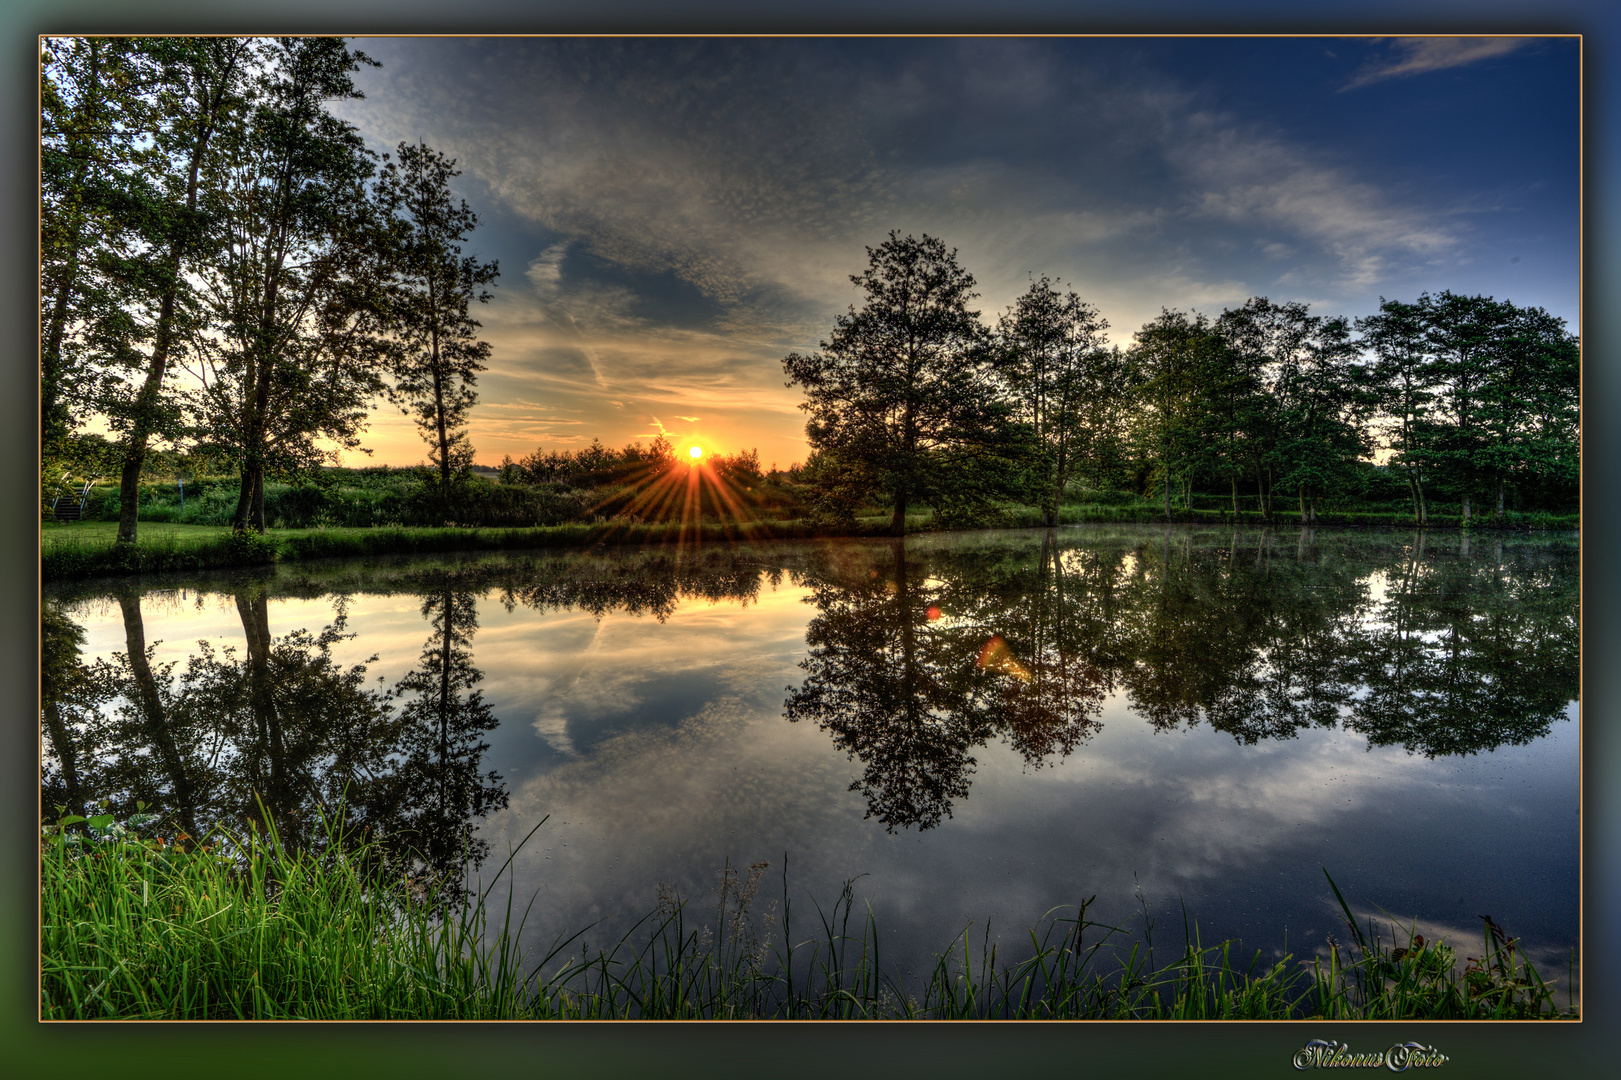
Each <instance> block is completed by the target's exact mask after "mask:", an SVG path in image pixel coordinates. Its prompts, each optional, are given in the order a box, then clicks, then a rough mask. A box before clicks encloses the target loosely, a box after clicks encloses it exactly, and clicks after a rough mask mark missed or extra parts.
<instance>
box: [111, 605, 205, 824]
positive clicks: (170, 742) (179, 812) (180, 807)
mask: <svg viewBox="0 0 1621 1080" xmlns="http://www.w3.org/2000/svg"><path fill="white" fill-rule="evenodd" d="M118 606H119V608H120V609H121V610H122V612H123V615H124V649H125V654H126V656H127V657H128V658H129V669H130V673H131V674H132V675H133V676H134V677H135V688H136V705H137V707H138V708H139V710H140V713H141V720H142V726H143V727H144V728H145V729H146V737H147V738H148V739H149V740H150V741H151V744H152V749H153V750H155V751H156V752H157V753H156V756H157V759H158V761H160V762H162V764H163V770H164V772H166V773H168V774H169V787H170V790H171V791H172V792H173V793H174V802H175V819H176V820H177V821H178V822H179V824H180V827H181V828H182V829H184V830H185V831H186V832H187V834H189V835H190V836H192V837H194V838H197V839H201V834H200V833H199V831H198V829H197V819H196V816H195V810H194V806H193V803H194V799H193V791H192V780H191V777H190V776H188V775H187V773H186V767H185V765H184V763H182V762H181V760H180V748H179V747H178V746H177V745H176V744H175V740H174V732H173V731H171V730H170V729H169V717H168V716H167V714H166V713H165V712H164V708H163V697H162V695H161V694H159V693H158V681H157V678H156V677H155V676H154V675H153V674H152V666H151V664H149V663H148V662H147V657H146V627H145V624H144V623H143V622H142V621H141V599H140V596H139V595H138V594H137V593H136V592H135V590H134V589H133V588H128V587H126V588H123V589H120V590H119V592H118Z"/></svg>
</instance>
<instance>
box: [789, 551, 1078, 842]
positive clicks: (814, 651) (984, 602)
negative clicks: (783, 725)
mask: <svg viewBox="0 0 1621 1080" xmlns="http://www.w3.org/2000/svg"><path fill="white" fill-rule="evenodd" d="M888 555H889V558H888V560H887V561H882V562H881V564H880V565H870V566H865V567H863V566H862V565H860V564H856V565H853V566H845V567H842V568H840V569H839V570H836V571H834V574H833V575H832V576H831V577H830V578H829V579H824V580H821V581H819V582H816V583H815V584H814V585H813V586H812V596H811V601H812V602H813V603H815V605H816V607H817V615H816V617H815V618H814V619H813V620H812V621H811V624H810V626H809V627H808V629H807V630H806V633H805V643H806V646H807V649H808V653H809V655H808V656H807V657H806V659H805V660H804V661H803V662H802V663H801V664H800V667H801V668H802V669H803V670H804V671H805V673H806V676H805V680H804V682H803V683H802V684H801V685H800V686H799V687H797V688H790V694H789V697H788V700H787V702H786V703H785V706H784V708H785V712H786V715H787V718H788V719H789V720H790V721H796V722H797V721H799V720H811V721H814V722H815V723H816V724H817V726H818V727H820V728H822V729H823V730H824V731H828V732H830V733H831V734H832V736H833V740H834V744H835V745H837V746H838V747H839V748H840V749H842V750H844V751H845V752H846V753H848V754H849V755H850V756H851V757H852V758H859V759H860V760H861V762H862V764H863V766H864V769H863V772H862V775H861V778H860V779H858V780H856V781H855V782H854V783H852V784H851V786H850V789H851V790H852V791H856V790H859V791H860V792H861V793H862V794H863V795H864V796H866V798H867V816H869V817H874V818H877V819H878V820H879V821H881V822H883V824H884V826H885V828H886V829H888V830H889V831H891V832H893V831H894V830H895V829H896V828H903V827H906V826H914V825H915V826H917V827H918V828H919V829H928V828H932V827H934V826H936V825H938V824H940V822H941V821H942V820H943V819H944V818H946V817H949V816H950V815H951V811H952V804H953V801H954V800H956V799H961V798H965V797H966V796H967V794H968V788H969V782H970V781H969V778H970V776H971V775H972V774H973V771H974V767H975V764H976V762H975V759H974V757H973V756H972V753H971V752H972V751H973V750H974V748H976V747H979V746H983V745H985V744H986V743H987V742H988V741H989V740H990V739H992V738H995V737H997V736H999V735H1002V736H1006V737H1007V738H1008V740H1009V742H1010V743H1011V744H1012V745H1013V746H1014V748H1015V749H1017V750H1018V751H1019V752H1020V753H1021V754H1022V755H1023V756H1024V757H1025V760H1026V761H1027V762H1030V763H1033V764H1039V763H1040V762H1041V761H1042V760H1043V759H1045V758H1047V757H1049V756H1051V755H1053V754H1067V753H1069V752H1070V751H1071V750H1073V749H1074V747H1075V746H1076V745H1077V744H1078V743H1079V742H1080V741H1082V740H1083V739H1084V738H1086V737H1087V736H1088V735H1090V734H1091V732H1092V731H1093V730H1095V729H1096V726H1097V721H1096V713H1097V710H1098V707H1099V703H1100V702H1101V699H1102V686H1101V676H1100V673H1099V672H1098V671H1097V670H1096V669H1095V668H1093V667H1092V666H1090V665H1089V664H1088V663H1087V662H1086V661H1085V659H1084V658H1083V657H1082V656H1081V655H1079V654H1071V653H1069V652H1067V651H1066V650H1064V649H1063V648H1061V647H1059V642H1058V640H1057V635H1056V631H1055V630H1054V624H1055V623H1057V622H1060V621H1061V620H1059V619H1058V618H1057V616H1056V614H1055V613H1054V612H1053V611H1051V610H1044V609H1042V608H1040V607H1038V608H1037V609H1036V611H1037V613H1036V614H1035V615H1034V616H1033V617H1027V618H1026V619H1024V620H1021V621H1010V622H1008V623H1007V624H1006V635H998V634H987V633H986V627H987V626H988V625H990V624H992V623H994V622H995V620H994V619H993V618H992V611H993V609H995V608H997V607H998V606H999V603H998V601H999V599H1000V598H999V597H997V596H995V595H992V594H989V593H985V592H983V591H979V590H965V589H964V588H963V585H964V581H963V580H962V579H961V578H959V577H952V576H949V575H948V576H946V577H940V576H938V572H939V570H940V567H939V566H938V565H936V564H935V563H934V562H933V561H932V560H931V561H927V562H924V561H920V560H917V559H913V560H911V561H910V562H909V561H908V553H907V549H906V545H905V543H904V542H902V541H896V542H895V543H894V544H893V545H892V546H891V547H890V549H889V552H888ZM862 569H865V574H863V573H861V570H862ZM1042 595H1044V594H1042Z"/></svg>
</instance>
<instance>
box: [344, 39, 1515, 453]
mask: <svg viewBox="0 0 1621 1080" xmlns="http://www.w3.org/2000/svg"><path fill="white" fill-rule="evenodd" d="M1523 44H1524V41H1523V40H1522V39H1514V38H1417V39H1382V40H1381V41H1379V42H1378V43H1377V44H1376V46H1375V48H1376V49H1377V52H1376V53H1373V54H1371V55H1373V56H1375V57H1376V58H1377V59H1376V60H1375V61H1374V62H1372V63H1370V64H1369V65H1368V66H1367V67H1366V68H1364V69H1363V70H1362V71H1361V73H1360V74H1358V75H1357V76H1356V78H1355V80H1353V85H1365V84H1367V83H1369V82H1373V81H1377V80H1379V79H1389V78H1398V77H1402V76H1406V75H1413V74H1417V73H1419V72H1421V71H1433V70H1440V69H1442V68H1446V67H1456V66H1458V65H1462V64H1468V63H1473V62H1476V61H1479V60H1482V59H1485V58H1487V57H1490V56H1501V55H1506V54H1508V53H1510V52H1512V51H1513V50H1516V49H1519V48H1520V47H1521V46H1522V45H1523ZM361 45H362V46H363V47H365V48H367V50H368V51H370V52H374V53H375V54H377V55H378V56H379V57H380V58H381V59H383V60H384V62H385V66H384V67H383V68H382V69H378V70H368V72H367V73H365V75H364V78H365V79H366V80H368V82H367V85H366V86H365V89H366V92H367V97H366V100H364V101H360V102H350V103H346V104H345V105H344V106H343V108H344V109H345V111H346V113H347V114H348V115H349V116H351V117H352V118H353V119H354V120H355V122H356V123H358V124H359V125H360V126H361V128H362V130H363V131H364V133H365V134H366V136H367V138H368V140H370V141H371V142H373V143H374V144H378V145H389V144H390V143H391V142H393V141H398V140H399V139H415V138H417V137H422V138H424V139H426V140H427V141H428V142H429V143H431V144H433V145H435V146H437V147H438V148H440V149H442V150H444V151H445V152H446V153H448V154H450V155H451V156H453V157H455V158H457V159H458V161H459V162H460V164H461V167H462V168H463V169H464V170H465V175H464V178H463V179H464V182H465V183H467V185H468V194H469V197H470V198H473V201H474V202H479V201H480V200H482V202H483V206H481V207H480V213H481V214H484V213H485V212H486V211H485V209H484V208H483V207H484V206H494V207H496V208H498V209H497V210H496V211H495V212H492V213H491V215H490V216H491V219H494V218H500V219H501V220H503V221H508V222H513V223H515V224H517V225H520V226H521V228H520V229H517V230H514V231H511V232H509V233H508V234H507V235H504V236H502V237H501V238H500V241H501V242H502V243H506V244H509V245H514V244H522V245H527V246H520V247H518V248H517V250H516V251H514V250H513V248H512V247H510V246H509V247H507V248H503V250H502V251H501V257H502V259H503V265H504V266H507V267H511V266H513V265H516V266H518V267H521V268H522V270H521V272H519V273H517V274H512V273H511V271H510V270H509V278H508V279H507V280H506V281H504V282H503V284H502V287H501V288H500V289H498V290H497V299H496V300H495V301H494V302H493V303H492V304H491V305H490V306H489V307H488V308H486V309H484V310H483V311H482V312H481V314H480V318H481V320H482V321H483V322H484V324H485V328H484V336H485V337H486V339H487V340H489V341H490V342H491V343H492V345H493V346H494V353H493V355H492V357H491V361H490V370H489V371H488V372H487V373H486V375H485V376H484V378H483V379H482V380H481V386H480V394H481V400H483V401H486V402H493V401H497V400H505V399H506V396H509V395H510V396H516V397H522V398H524V399H526V400H534V401H545V402H548V403H553V402H555V403H559V404H561V405H563V406H565V407H567V408H571V409H575V410H577V413H576V414H573V415H577V416H578V417H579V418H582V419H583V420H584V421H585V422H586V428H585V430H591V425H593V424H594V425H598V427H599V428H600V434H601V437H602V438H603V439H604V440H605V441H607V442H611V443H617V442H619V441H622V440H623V439H625V438H628V437H631V436H632V435H633V434H634V435H635V436H638V437H640V436H642V435H644V434H645V432H646V431H648V430H654V429H649V428H648V425H647V424H646V422H645V418H646V417H648V416H650V415H657V416H671V417H672V418H674V417H676V416H677V415H686V416H702V417H704V418H705V419H704V420H703V424H704V425H705V431H704V432H703V434H704V437H705V438H716V439H717V440H718V442H719V443H725V442H727V436H728V432H727V431H726V430H725V429H717V428H712V427H711V425H735V426H736V427H737V428H738V429H739V430H738V434H737V439H738V440H739V441H740V442H741V445H750V444H751V443H754V442H756V441H757V442H758V444H759V446H760V448H761V450H762V452H763V453H766V454H768V455H769V456H773V457H776V458H778V459H779V460H782V461H784V462H788V461H793V460H796V459H798V458H801V457H802V456H803V453H804V449H803V445H804V444H803V437H802V434H801V432H802V424H801V423H800V418H799V416H798V415H797V411H796V406H797V404H798V403H799V401H800V400H802V395H801V394H800V393H799V391H798V390H797V389H794V388H786V387H784V385H783V376H782V371H781V363H780V362H781V358H782V357H783V356H785V355H787V354H788V353H790V352H795V351H806V350H809V349H815V348H816V347H817V343H818V342H819V341H821V340H825V339H826V338H827V336H828V335H829V333H830V332H831V329H832V326H833V320H834V319H835V318H836V317H837V316H838V315H839V314H841V313H843V312H844V311H845V310H846V309H847V308H848V307H849V306H850V305H852V304H859V303H860V302H861V297H860V295H859V292H858V290H856V289H855V288H854V287H852V285H851V282H850V275H851V274H854V273H859V272H860V271H861V270H862V269H863V268H864V267H865V264H866V256H865V251H864V249H865V248H866V247H868V246H871V245H875V244H877V243H879V242H881V241H882V240H883V238H884V237H885V236H886V235H887V233H888V232H889V230H891V229H896V230H898V231H900V232H901V233H903V234H906V233H911V234H914V235H916V234H921V233H928V234H930V235H932V236H935V237H938V238H940V239H942V240H943V241H944V242H945V243H946V244H947V245H948V246H949V247H954V248H956V249H958V251H959V257H960V259H961V262H962V265H963V266H964V267H966V268H967V269H969V270H970V272H972V273H973V275H974V276H975V278H976V280H977V282H978V292H979V294H980V295H979V297H978V300H977V301H976V303H975V306H976V307H978V308H979V310H980V311H981V312H982V314H983V316H984V317H985V319H986V320H987V321H994V319H995V317H996V315H997V314H999V313H1000V312H1001V311H1002V310H1003V309H1005V308H1006V306H1007V305H1008V304H1010V303H1011V302H1012V301H1013V300H1014V299H1015V298H1016V297H1017V296H1018V295H1019V294H1021V293H1022V292H1023V291H1024V290H1025V289H1026V288H1028V286H1029V282H1030V279H1031V277H1032V276H1039V275H1041V274H1050V275H1053V276H1055V277H1057V278H1059V279H1061V280H1063V281H1065V282H1066V283H1067V284H1069V285H1071V286H1073V287H1074V288H1075V289H1076V290H1077V292H1079V293H1080V294H1081V295H1082V296H1083V297H1084V298H1085V299H1087V300H1088V301H1090V302H1092V303H1093V304H1095V305H1096V306H1097V307H1098V308H1099V309H1100V310H1101V311H1102V313H1103V315H1104V316H1105V317H1106V318H1107V319H1108V321H1109V323H1110V325H1111V330H1110V333H1111V336H1112V337H1113V338H1114V340H1116V341H1117V342H1121V343H1124V342H1126V341H1129V340H1130V337H1131V334H1132V332H1133V331H1134V330H1135V329H1136V328H1137V327H1138V326H1140V325H1141V324H1142V323H1144V322H1146V321H1147V320H1149V319H1151V318H1153V317H1154V316H1155V315H1156V314H1157V313H1158V311H1159V309H1160V307H1161V306H1168V307H1187V306H1192V305H1197V306H1199V307H1201V309H1203V310H1209V309H1210V308H1211V307H1213V306H1221V305H1228V304H1236V303H1241V302H1242V301H1243V300H1244V299H1245V298H1246V297H1247V296H1249V295H1255V294H1262V293H1271V294H1272V295H1275V296H1276V295H1278V292H1279V290H1280V289H1284V290H1286V291H1287V292H1288V295H1289V297H1290V298H1292V299H1293V298H1299V297H1300V296H1301V295H1302V294H1303V293H1304V292H1306V291H1309V292H1310V293H1311V294H1312V295H1314V296H1317V297H1321V298H1324V299H1325V300H1326V301H1327V302H1330V303H1334V304H1345V303H1346V302H1347V301H1346V298H1347V297H1351V298H1357V299H1358V301H1359V302H1361V301H1366V300H1367V299H1368V298H1369V297H1372V296H1377V295H1378V294H1379V293H1380V292H1381V291H1383V292H1386V293H1389V294H1392V295H1394V294H1396V293H1398V292H1401V291H1403V290H1406V289H1409V288H1410V287H1411V286H1412V285H1413V283H1414V282H1415V281H1420V282H1421V284H1427V283H1428V278H1423V279H1420V278H1419V277H1418V276H1417V275H1418V273H1419V269H1422V270H1423V272H1424V273H1425V274H1433V273H1434V272H1435V269H1436V268H1443V269H1444V268H1451V267H1456V266H1460V265H1463V264H1464V263H1465V262H1466V261H1467V260H1468V259H1470V258H1471V257H1473V256H1474V255H1475V254H1476V252H1477V249H1478V247H1479V241H1478V238H1477V236H1478V232H1479V228H1480V223H1481V222H1482V221H1483V220H1484V218H1485V216H1486V214H1487V213H1490V214H1500V213H1504V212H1507V211H1503V210H1500V209H1498V208H1495V207H1489V208H1487V209H1486V210H1485V211H1482V210H1481V209H1480V207H1481V205H1482V204H1481V200H1482V198H1483V194H1482V193H1491V192H1496V191H1500V190H1504V189H1503V187H1502V184H1501V182H1499V181H1498V180H1496V179H1494V178H1491V177H1489V176H1485V175H1483V176H1482V179H1481V180H1480V181H1479V186H1478V187H1477V188H1466V187H1464V186H1462V185H1460V184H1458V183H1455V182H1454V183H1450V184H1447V185H1430V184H1429V183H1428V181H1429V180H1430V179H1431V177H1433V176H1434V175H1436V170H1434V169H1428V170H1410V171H1407V172H1404V173H1399V174H1398V173H1395V172H1393V171H1392V170H1391V169H1390V168H1389V167H1388V161H1387V160H1386V158H1377V157H1371V156H1370V155H1369V154H1368V153H1367V152H1366V148H1365V147H1359V148H1358V149H1357V150H1349V149H1347V146H1348V144H1347V143H1344V142H1342V141H1340V140H1339V139H1338V138H1337V137H1336V136H1335V135H1334V126H1333V125H1332V124H1322V123H1317V124H1309V123H1293V125H1292V126H1290V123H1288V122H1286V121H1285V119H1280V114H1279V113H1278V112H1277V111H1276V110H1271V111H1268V110H1265V109H1255V108H1251V107H1250V106H1249V105H1248V104H1246V102H1249V101H1252V100H1253V94H1252V95H1251V97H1249V98H1246V97H1245V94H1244V93H1238V94H1235V95H1224V93H1223V87H1224V86H1225V85H1227V84H1226V83H1225V82H1224V81H1223V80H1230V79H1231V78H1232V76H1230V75H1229V73H1228V72H1226V71H1225V70H1223V71H1221V73H1220V74H1219V75H1216V76H1211V77H1204V76H1201V75H1200V74H1199V72H1198V69H1197V68H1196V67H1195V68H1189V69H1184V68H1182V67H1179V66H1178V62H1177V60H1176V57H1178V56H1181V57H1184V58H1185V57H1186V56H1188V55H1194V54H1190V53H1189V52H1188V50H1187V49H1184V48H1182V47H1181V46H1177V47H1176V48H1175V49H1173V48H1171V47H1170V46H1168V45H1167V46H1164V47H1163V49H1164V52H1163V57H1164V62H1156V61H1155V60H1154V59H1153V57H1152V55H1150V54H1156V53H1157V51H1159V50H1161V48H1162V46H1160V45H1159V44H1146V45H1145V44H1144V43H1131V44H1129V47H1128V45H1127V44H1117V43H1113V42H1101V41H1075V42H1061V41H1036V40H1017V39H996V40H979V39H956V40H929V41H922V40H919V41H903V40H884V41H839V42H829V41H743V40H675V39H637V40H613V39H386V40H383V41H379V42H366V41H363V42H361ZM1279 48H1280V49H1282V48H1286V47H1285V46H1279ZM1211 49H1212V50H1213V52H1212V55H1214V51H1215V50H1216V49H1217V46H1215V45H1212V46H1211ZM1178 50H1181V51H1178ZM1342 51H1343V50H1342ZM1195 52H1196V50H1195ZM1315 55H1316V54H1315V53H1314V57H1315ZM1331 59H1332V58H1331ZM1344 63H1345V61H1343V60H1341V61H1340V64H1342V65H1343V64H1344ZM1212 70H1214V69H1212ZM1336 70H1339V71H1345V70H1349V68H1348V67H1340V68H1337V69H1336ZM1290 77H1295V78H1298V76H1290ZM1245 78H1248V79H1249V80H1250V81H1249V82H1248V83H1245V84H1244V85H1245V87H1246V88H1247V90H1246V92H1249V91H1253V90H1255V89H1256V88H1257V87H1258V86H1262V85H1263V84H1265V79H1264V78H1251V77H1249V76H1245ZM1343 78H1344V76H1342V75H1332V76H1327V79H1328V80H1332V81H1325V82H1322V83H1320V84H1317V85H1316V86H1315V89H1313V90H1311V92H1313V93H1317V94H1320V95H1323V96H1324V97H1325V98H1329V99H1332V100H1333V101H1338V102H1340V103H1342V104H1344V103H1346V101H1347V99H1344V98H1339V97H1337V96H1336V95H1335V94H1334V91H1335V90H1337V89H1339V88H1340V86H1339V81H1341V80H1343ZM1238 81H1239V82H1243V79H1239V80H1238ZM1411 85H1412V86H1414V87H1415V89H1417V88H1419V87H1420V86H1421V85H1423V84H1421V83H1417V82H1415V83H1412V84H1411ZM1291 86H1292V84H1291ZM1290 92H1291V93H1292V92H1293V89H1291V90H1290ZM1303 92H1304V91H1303ZM1408 134H1409V135H1410V134H1411V133H1410V132H1409V133H1408ZM1407 137H1408V136H1401V137H1399V138H1397V137H1393V138H1392V139H1391V140H1387V141H1385V142H1383V143H1381V144H1380V147H1379V150H1378V152H1379V153H1381V154H1385V155H1386V156H1387V158H1389V159H1391V160H1394V159H1395V158H1398V157H1401V155H1408V156H1411V154H1413V153H1416V152H1417V151H1416V150H1414V149H1413V148H1412V146H1413V144H1412V143H1411V141H1410V140H1409V142H1403V141H1402V138H1407ZM1402 160H1406V158H1402ZM1449 167H1450V166H1449ZM475 196H476V197H475ZM1497 201H1498V202H1501V201H1502V200H1501V199H1498V200H1497ZM1516 212H1518V211H1517V209H1516ZM487 235H489V234H488V233H487V232H485V231H484V230H483V229H481V234H480V238H479V239H480V242H481V243H482V242H485V241H483V239H482V238H483V237H484V236H487ZM676 410H680V413H679V414H678V413H677V412H676ZM751 410H752V413H751V412H750V411H751ZM482 415H483V414H482V413H481V416H482ZM543 419H544V417H541V416H535V417H533V418H531V419H530V420H529V421H528V422H531V423H533V425H534V426H533V427H532V428H531V429H529V430H527V431H525V430H522V429H516V428H512V427H507V428H504V429H503V433H502V435H501V438H502V439H510V440H514V443H513V452H514V453H518V452H528V450H530V449H533V443H530V444H529V445H528V446H521V445H518V442H520V441H522V440H525V439H530V438H537V437H541V436H542V435H543V433H545V432H556V431H558V429H557V428H555V427H548V426H544V425H543V424H542V423H541V421H542V420H543ZM484 422H485V421H483V420H482V419H477V420H475V425H477V424H481V423H484ZM678 422H679V423H691V424H697V423H699V421H696V420H681V421H678ZM766 425H770V426H772V427H773V428H774V429H775V430H773V431H770V432H767V431H766V430H765V426H766ZM742 429H748V431H749V433H748V434H743V433H742ZM474 437H475V443H476V444H477V445H478V446H479V449H480V453H481V455H484V454H486V453H487V451H486V443H489V442H491V438H486V439H485V441H484V442H480V441H478V440H479V439H480V437H481V436H480V434H479V432H478V431H475V433H474ZM547 437H549V436H547ZM491 448H492V449H493V450H494V452H495V453H497V454H499V453H500V452H501V449H500V447H499V446H493V445H492V447H491Z"/></svg>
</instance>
